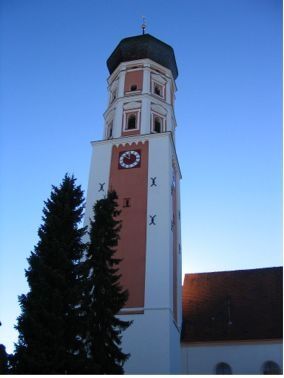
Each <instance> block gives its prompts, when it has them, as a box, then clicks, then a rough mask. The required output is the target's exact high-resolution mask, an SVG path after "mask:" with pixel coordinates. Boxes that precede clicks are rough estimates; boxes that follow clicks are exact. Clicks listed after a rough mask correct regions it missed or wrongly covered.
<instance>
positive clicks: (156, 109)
mask: <svg viewBox="0 0 284 378" xmlns="http://www.w3.org/2000/svg"><path fill="white" fill-rule="evenodd" d="M151 110H152V111H154V112H156V113H159V114H161V115H163V116H166V115H167V114H168V111H167V109H166V108H164V107H163V106H161V105H158V104H154V103H153V102H152V103H151Z"/></svg>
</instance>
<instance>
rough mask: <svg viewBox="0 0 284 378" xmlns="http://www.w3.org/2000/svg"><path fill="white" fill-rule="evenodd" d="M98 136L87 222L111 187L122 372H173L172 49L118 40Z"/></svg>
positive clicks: (176, 301)
mask: <svg viewBox="0 0 284 378" xmlns="http://www.w3.org/2000/svg"><path fill="white" fill-rule="evenodd" d="M107 66H108V69H109V73H110V76H109V78H108V92H109V101H108V106H107V109H106V111H105V113H104V119H105V123H104V130H103V139H102V140H100V141H95V142H92V148H93V154H92V160H91V168H90V176H89V186H88V194H87V205H86V220H87V221H86V223H88V219H89V218H90V216H91V214H92V208H93V205H94V203H95V202H96V201H97V200H99V199H101V198H103V197H104V196H105V195H106V194H107V191H108V190H109V189H115V190H116V192H117V194H118V197H119V205H120V208H121V215H120V218H121V220H122V229H121V232H120V241H119V245H118V257H120V258H122V259H123V260H122V262H121V263H120V272H121V274H122V279H121V284H122V286H123V287H124V288H127V289H128V291H129V299H128V302H127V304H126V306H125V308H124V309H123V310H122V312H121V314H120V315H119V316H121V317H122V318H123V319H125V320H133V324H132V325H131V326H130V327H129V328H128V329H127V330H126V331H125V332H123V342H122V347H123V351H124V352H125V353H130V354H131V357H130V358H129V360H128V361H127V362H126V363H125V365H124V369H125V372H126V373H128V374H178V373H180V330H181V237H180V184H179V183H180V178H181V173H180V168H179V163H178V158H177V154H176V149H175V129H176V120H175V112H174V100H175V91H176V85H175V79H176V78H177V75H178V71H177V66H176V61H175V56H174V51H173V49H172V48H171V47H170V46H169V45H167V44H165V43H164V42H162V41H160V40H158V39H156V38H154V37H153V36H151V35H149V34H143V35H139V36H135V37H130V38H125V39H123V40H122V41H121V42H120V43H119V44H118V46H117V47H116V48H115V50H114V51H113V53H112V54H111V55H110V57H109V59H108V60H107Z"/></svg>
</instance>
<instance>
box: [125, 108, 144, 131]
mask: <svg viewBox="0 0 284 378" xmlns="http://www.w3.org/2000/svg"><path fill="white" fill-rule="evenodd" d="M130 114H135V115H136V127H135V129H127V120H128V116H129V115H130ZM140 118H141V109H137V108H136V109H131V110H124V112H123V129H122V130H123V132H131V131H137V130H139V129H140Z"/></svg>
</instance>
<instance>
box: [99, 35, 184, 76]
mask: <svg viewBox="0 0 284 378" xmlns="http://www.w3.org/2000/svg"><path fill="white" fill-rule="evenodd" d="M145 58H149V59H151V60H153V61H154V62H156V63H159V64H161V65H162V66H164V67H166V68H168V69H169V70H171V71H172V74H173V77H174V79H176V78H177V76H178V69H177V64H176V59H175V54H174V50H173V48H172V47H171V46H169V45H167V44H166V43H164V42H162V41H160V40H159V39H157V38H155V37H153V36H151V35H150V34H142V35H137V36H134V37H128V38H124V39H122V40H121V41H120V42H119V44H118V45H117V47H116V48H115V50H114V51H113V53H112V54H111V56H110V57H109V58H108V60H107V67H108V70H109V73H110V74H112V73H113V71H114V70H115V69H116V67H117V66H118V65H119V64H120V63H122V62H129V61H131V60H138V59H145Z"/></svg>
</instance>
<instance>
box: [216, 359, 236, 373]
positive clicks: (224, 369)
mask: <svg viewBox="0 0 284 378" xmlns="http://www.w3.org/2000/svg"><path fill="white" fill-rule="evenodd" d="M215 370H216V374H232V368H231V366H230V365H229V364H227V363H226V362H219V363H218V364H217V365H216V368H215Z"/></svg>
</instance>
